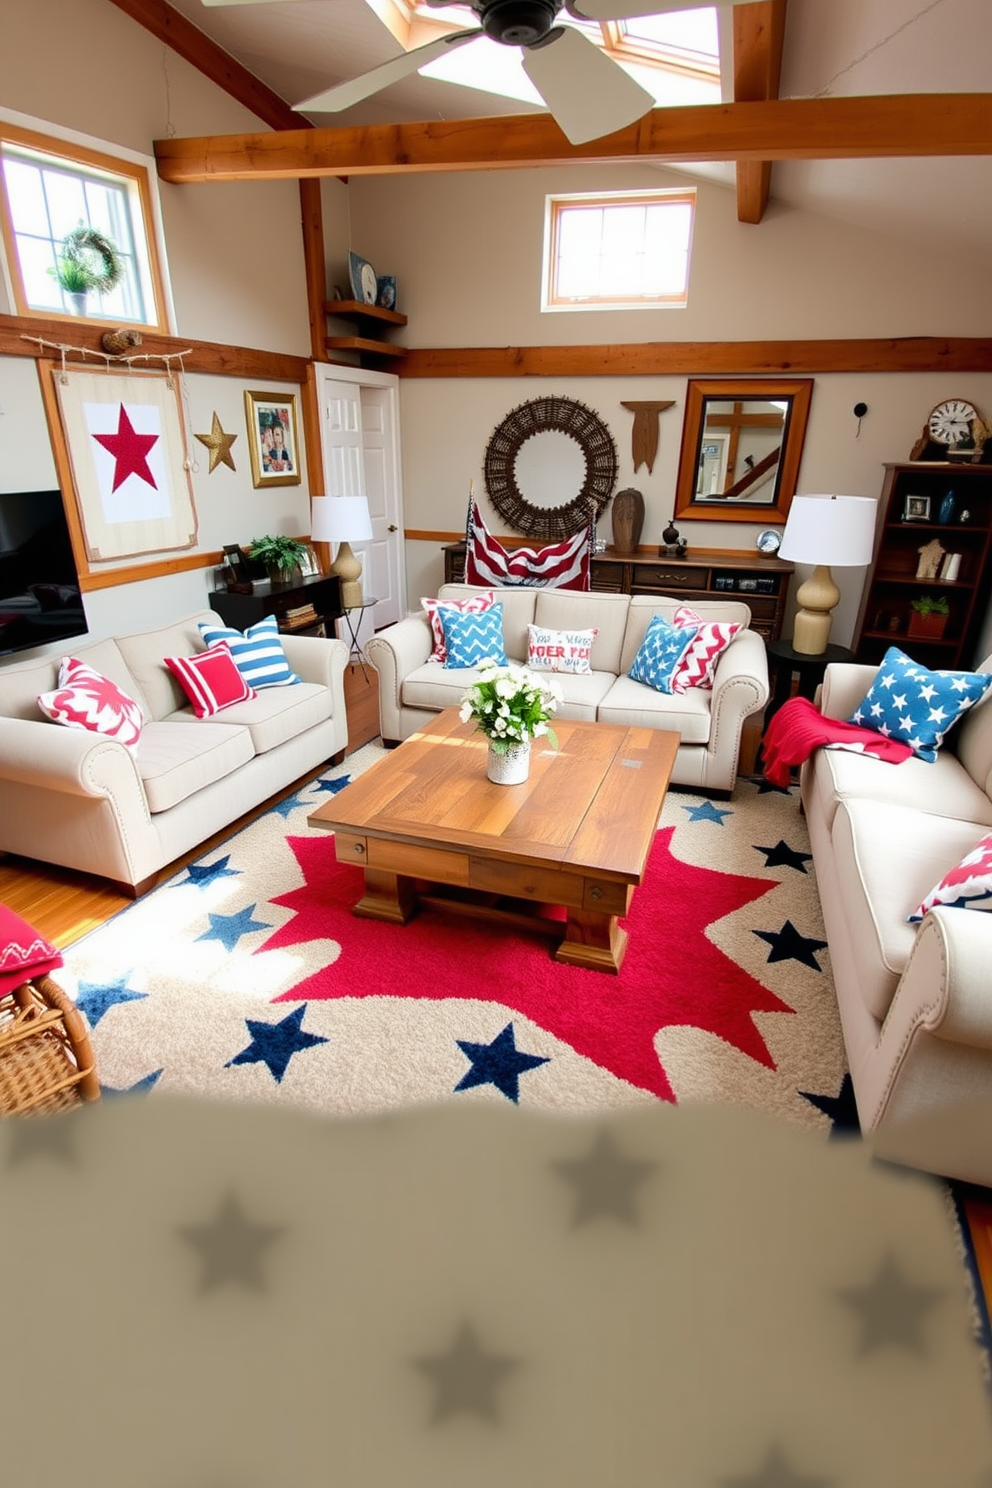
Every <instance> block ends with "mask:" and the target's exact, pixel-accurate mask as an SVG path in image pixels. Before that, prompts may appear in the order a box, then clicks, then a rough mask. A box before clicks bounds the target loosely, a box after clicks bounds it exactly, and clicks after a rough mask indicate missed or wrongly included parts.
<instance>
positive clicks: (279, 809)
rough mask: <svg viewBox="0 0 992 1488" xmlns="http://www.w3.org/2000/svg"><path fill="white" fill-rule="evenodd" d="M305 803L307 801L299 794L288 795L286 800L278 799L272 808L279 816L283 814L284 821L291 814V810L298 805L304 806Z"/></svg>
mask: <svg viewBox="0 0 992 1488" xmlns="http://www.w3.org/2000/svg"><path fill="white" fill-rule="evenodd" d="M304 804H305V803H304V802H303V801H301V800H300V798H299V796H287V797H286V799H285V801H277V802H276V804H275V805H274V806H273V808H272V810H273V811H274V812H275V813H276V815H277V816H281V817H282V819H283V821H285V820H286V818H287V816H289V815H290V813H291V812H293V811H295V810H296V808H297V807H298V806H303V805H304Z"/></svg>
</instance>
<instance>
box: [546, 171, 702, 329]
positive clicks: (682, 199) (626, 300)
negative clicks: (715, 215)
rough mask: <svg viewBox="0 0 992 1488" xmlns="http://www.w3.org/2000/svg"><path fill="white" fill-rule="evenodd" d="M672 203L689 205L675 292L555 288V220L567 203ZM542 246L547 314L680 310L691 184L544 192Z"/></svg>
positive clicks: (685, 298) (685, 289)
mask: <svg viewBox="0 0 992 1488" xmlns="http://www.w3.org/2000/svg"><path fill="white" fill-rule="evenodd" d="M645 203H646V204H649V205H659V206H666V205H673V206H679V207H684V206H688V207H689V213H690V218H689V233H688V238H687V242H686V263H685V279H684V282H683V286H682V289H681V290H680V291H679V292H678V293H669V294H656V295H655V294H651V295H649V294H634V293H631V294H628V295H624V296H622V297H619V298H618V297H615V296H605V295H602V296H597V295H583V296H565V295H561V294H560V293H559V292H558V288H557V273H558V263H559V252H558V240H559V224H560V221H561V218H562V215H563V213H564V212H567V211H568V209H569V208H570V207H585V208H588V207H590V206H593V207H596V206H599V207H602V208H604V210H609V208H610V207H623V206H630V205H638V204H645ZM544 204H545V211H544V249H543V255H542V271H541V310H542V312H547V313H550V314H555V313H557V312H559V311H572V312H574V311H583V310H684V309H685V308H686V307H687V305H688V302H689V272H690V266H691V262H692V237H693V228H694V225H695V217H696V189H695V187H692V186H689V187H684V188H683V187H679V188H674V189H659V190H657V191H651V190H649V191H588V192H576V193H572V194H569V195H554V196H546V197H545V199H544Z"/></svg>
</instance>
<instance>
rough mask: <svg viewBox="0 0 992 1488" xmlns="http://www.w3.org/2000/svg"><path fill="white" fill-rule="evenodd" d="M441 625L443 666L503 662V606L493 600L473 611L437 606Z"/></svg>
mask: <svg viewBox="0 0 992 1488" xmlns="http://www.w3.org/2000/svg"><path fill="white" fill-rule="evenodd" d="M440 613H441V625H442V627H443V629H444V653H445V654H444V665H445V667H446V668H451V667H454V668H456V669H462V670H463V669H464V668H465V667H477V666H479V664H480V663H481V662H483V661H491V662H493V663H494V664H495V665H496V666H506V659H507V658H506V651H505V650H504V647H503V606H502V605H501V604H494V605H492V606H491V607H490V608H489V609H488V610H481V611H479V612H478V613H476V614H472V613H470V612H463V611H459V610H452V609H449V608H448V607H447V606H446V605H442V606H441V609H440Z"/></svg>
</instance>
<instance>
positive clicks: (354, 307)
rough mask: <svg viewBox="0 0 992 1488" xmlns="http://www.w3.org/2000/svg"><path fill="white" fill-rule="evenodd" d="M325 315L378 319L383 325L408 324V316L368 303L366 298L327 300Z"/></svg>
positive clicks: (347, 318)
mask: <svg viewBox="0 0 992 1488" xmlns="http://www.w3.org/2000/svg"><path fill="white" fill-rule="evenodd" d="M324 314H325V315H340V316H341V318H342V319H343V320H373V321H374V320H377V321H380V322H381V323H382V324H383V325H397V326H405V325H406V316H405V315H401V314H400V312H399V311H398V310H387V309H385V307H384V306H382V305H366V303H365V301H364V300H325V301H324Z"/></svg>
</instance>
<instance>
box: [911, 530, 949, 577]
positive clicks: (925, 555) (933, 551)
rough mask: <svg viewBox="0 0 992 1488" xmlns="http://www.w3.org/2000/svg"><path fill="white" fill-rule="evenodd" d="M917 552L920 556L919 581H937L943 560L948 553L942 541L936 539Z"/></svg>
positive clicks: (917, 571)
mask: <svg viewBox="0 0 992 1488" xmlns="http://www.w3.org/2000/svg"><path fill="white" fill-rule="evenodd" d="M916 551H917V552H918V553H919V555H920V561H919V565H918V566H917V569H916V577H917V578H918V579H935V578H936V577H937V575H938V573H939V572H940V563H941V559H942V558H943V556H944V553H945V551H946V550H945V548H944V547H943V545H942V543H941V541H940V539H939V538H937V537H935V538H933V540H932V541H931V542H928V543H926V544H925V545H924V546H923V547H922V548H917V550H916Z"/></svg>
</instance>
